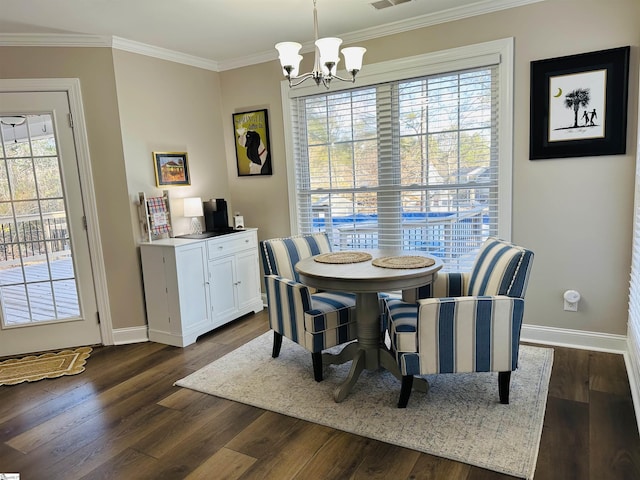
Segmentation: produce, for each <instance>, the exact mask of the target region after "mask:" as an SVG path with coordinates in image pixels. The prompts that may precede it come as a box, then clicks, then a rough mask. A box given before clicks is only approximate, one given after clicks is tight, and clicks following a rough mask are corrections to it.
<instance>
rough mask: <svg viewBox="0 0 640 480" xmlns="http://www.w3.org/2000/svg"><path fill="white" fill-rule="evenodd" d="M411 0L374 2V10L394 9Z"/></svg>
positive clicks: (381, 0)
mask: <svg viewBox="0 0 640 480" xmlns="http://www.w3.org/2000/svg"><path fill="white" fill-rule="evenodd" d="M410 1H411V0H380V1H379V2H373V3H371V5H373V8H375V9H376V10H382V9H383V8H387V7H393V6H395V5H400V4H401V3H407V2H410Z"/></svg>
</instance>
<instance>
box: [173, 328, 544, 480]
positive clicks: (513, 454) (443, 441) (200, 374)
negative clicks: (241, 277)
mask: <svg viewBox="0 0 640 480" xmlns="http://www.w3.org/2000/svg"><path fill="white" fill-rule="evenodd" d="M272 335H273V334H272V333H271V332H268V333H265V334H263V335H261V336H260V337H258V338H256V339H254V340H252V341H251V342H249V343H247V344H245V345H243V346H242V347H240V348H238V349H236V350H234V351H233V352H230V353H228V354H227V355H225V356H224V357H222V358H220V359H218V360H216V361H214V362H213V363H211V364H209V365H207V366H205V367H203V368H201V369H200V370H198V371H196V372H194V373H193V374H191V375H189V376H187V377H185V378H183V379H181V380H179V381H177V382H176V385H178V386H181V387H186V388H190V389H192V390H197V391H199V392H203V393H208V394H211V395H216V396H219V397H223V398H227V399H230V400H234V401H237V402H241V403H245V404H249V405H253V406H256V407H260V408H263V409H265V410H271V411H274V412H278V413H282V414H284V415H289V416H291V417H296V418H301V419H304V420H307V421H310V422H314V423H318V424H322V425H326V426H329V427H332V428H335V429H338V430H343V431H346V432H351V433H354V434H357V435H361V436H365V437H369V438H373V439H376V440H380V441H383V442H387V443H391V444H394V445H399V446H402V447H406V448H411V449H414V450H417V451H420V452H425V453H429V454H431V455H436V456H439V457H445V458H448V459H451V460H455V461H459V462H463V463H467V464H470V465H476V466H478V467H482V468H486V469H489V470H494V471H497V472H501V473H505V474H508V475H513V476H515V477H520V478H527V479H530V478H533V474H534V471H535V465H536V460H537V457H538V448H539V445H540V437H541V435H542V424H543V420H544V412H545V408H546V402H547V393H548V388H549V378H550V376H551V365H552V363H553V350H552V349H549V348H539V347H531V346H524V345H523V346H521V347H520V358H519V368H518V370H516V371H515V372H513V374H512V376H511V394H510V404H509V405H502V404H500V403H499V399H498V376H497V373H475V374H456V375H428V376H426V378H427V379H428V381H429V385H430V388H429V392H428V393H427V394H424V393H420V392H417V391H414V392H413V393H412V394H411V398H410V399H409V405H408V407H407V408H406V409H399V408H397V407H396V404H397V402H398V395H399V393H400V381H399V380H397V379H396V378H395V377H394V376H393V375H391V374H390V373H389V372H387V371H385V370H379V371H375V372H369V371H364V372H362V374H361V376H360V378H359V379H358V382H357V383H356V384H355V386H354V388H353V389H352V391H351V393H350V394H349V396H348V397H347V398H346V399H345V400H344V401H343V402H342V403H335V402H334V401H333V390H334V389H335V387H336V386H337V385H339V384H340V383H341V381H342V380H343V379H344V378H346V376H347V373H348V371H349V367H350V366H351V362H348V363H346V364H344V365H329V366H326V367H325V370H324V374H325V379H324V380H323V381H322V382H320V383H317V382H316V381H315V380H314V379H313V371H312V366H311V354H310V353H309V352H307V351H306V350H305V349H303V348H302V347H300V346H298V345H296V344H294V343H293V342H291V341H289V340H287V339H286V338H285V339H284V340H283V345H282V351H281V353H280V356H279V357H278V358H275V359H274V358H271V346H272V338H273V337H272Z"/></svg>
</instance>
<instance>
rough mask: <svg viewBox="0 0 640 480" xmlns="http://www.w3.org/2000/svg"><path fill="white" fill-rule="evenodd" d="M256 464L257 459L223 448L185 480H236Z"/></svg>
mask: <svg viewBox="0 0 640 480" xmlns="http://www.w3.org/2000/svg"><path fill="white" fill-rule="evenodd" d="M255 462H256V459H255V458H251V457H249V456H247V455H243V454H242V453H238V452H234V451H233V450H230V449H228V448H222V449H220V450H218V451H217V452H216V453H214V454H213V455H212V456H211V457H209V459H208V460H207V461H206V462H204V463H203V464H202V465H200V466H199V467H198V468H196V469H195V470H194V471H193V472H191V473H190V474H189V475H187V476H186V477H185V480H211V479H212V478H215V479H217V480H236V479H239V478H241V477H242V475H243V474H244V472H246V471H247V470H248V469H249V468H250V467H251V466H252V465H253V464H254V463H255Z"/></svg>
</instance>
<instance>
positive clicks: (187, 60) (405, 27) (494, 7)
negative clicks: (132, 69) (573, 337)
mask: <svg viewBox="0 0 640 480" xmlns="http://www.w3.org/2000/svg"><path fill="white" fill-rule="evenodd" d="M543 1H545V0H480V1H478V2H476V3H473V4H471V5H466V6H464V7H455V8H450V9H448V10H444V11H442V12H438V13H433V14H427V15H421V16H419V17H415V18H411V19H407V20H401V21H398V22H393V23H389V24H386V25H381V26H378V27H372V28H366V29H363V30H358V31H356V32H351V33H348V34H344V35H340V38H342V39H343V41H344V43H345V44H354V43H357V42H363V41H366V40H372V39H375V38H380V37H386V36H388V35H395V34H398V33H404V32H408V31H410V30H416V29H419V28H424V27H429V26H433V25H438V24H441V23H447V22H452V21H455V20H462V19H464V18H469V17H475V16H478V15H484V14H487V13H492V12H496V11H499V10H506V9H509V8H515V7H521V6H524V5H529V4H532V3H538V2H543ZM0 46H9V47H18V46H19V47H24V46H33V47H111V48H114V49H117V50H123V51H127V52H131V53H137V54H140V55H146V56H149V57H154V58H159V59H162V60H168V61H170V62H176V63H182V64H185V65H190V66H193V67H198V68H202V69H205V70H211V71H214V72H222V71H225V70H233V69H235V68H241V67H247V66H250V65H256V64H258V63H264V62H270V61H273V60H276V59H277V58H278V56H277V53H276V52H275V49H270V50H267V51H264V52H259V53H256V54H252V55H247V56H244V57H238V58H234V59H230V60H221V61H214V60H209V59H206V58H202V57H196V56H194V55H188V54H185V53H180V52H176V51H174V50H169V49H166V48H161V47H156V46H154V45H149V44H146V43H141V42H136V41H133V40H128V39H126V38H121V37H111V36H105V35H79V34H27V33H14V34H11V33H9V34H5V33H0ZM313 50H314V44H313V42H307V43H305V44H304V45H303V47H302V53H309V52H312V51H313Z"/></svg>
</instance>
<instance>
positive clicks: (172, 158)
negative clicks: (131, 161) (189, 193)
mask: <svg viewBox="0 0 640 480" xmlns="http://www.w3.org/2000/svg"><path fill="white" fill-rule="evenodd" d="M152 155H153V165H154V168H155V172H156V186H157V187H164V186H183V185H191V178H190V176H189V160H188V159H187V152H152Z"/></svg>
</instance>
